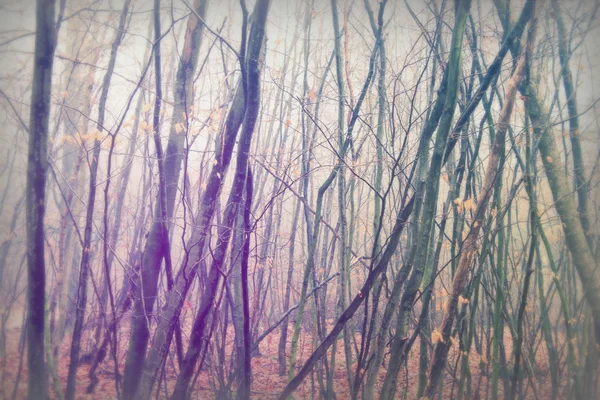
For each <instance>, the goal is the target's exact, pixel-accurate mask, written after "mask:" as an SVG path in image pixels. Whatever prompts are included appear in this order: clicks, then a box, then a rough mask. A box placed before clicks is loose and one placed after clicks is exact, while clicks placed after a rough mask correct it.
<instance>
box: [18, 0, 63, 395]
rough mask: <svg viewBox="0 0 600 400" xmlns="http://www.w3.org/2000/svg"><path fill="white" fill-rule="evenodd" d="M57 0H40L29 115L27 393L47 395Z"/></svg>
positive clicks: (38, 2)
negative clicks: (47, 236)
mask: <svg viewBox="0 0 600 400" xmlns="http://www.w3.org/2000/svg"><path fill="white" fill-rule="evenodd" d="M54 5H55V2H54V0H38V1H37V3H36V35H35V54H34V59H35V62H34V69H33V84H32V90H31V107H30V114H29V150H28V157H27V186H26V199H25V201H26V206H27V208H26V230H27V304H28V307H27V367H28V370H29V372H28V378H27V380H28V385H27V397H28V398H30V399H43V398H45V397H46V368H45V363H44V333H45V332H44V323H45V289H46V263H45V259H44V215H45V212H46V195H45V192H46V170H47V166H48V160H47V157H48V156H47V151H48V122H49V118H50V99H51V94H52V66H53V62H54V50H55V48H56V27H55V21H54Z"/></svg>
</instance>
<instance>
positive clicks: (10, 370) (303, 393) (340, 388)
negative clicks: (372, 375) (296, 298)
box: [0, 327, 566, 400]
mask: <svg viewBox="0 0 600 400" xmlns="http://www.w3.org/2000/svg"><path fill="white" fill-rule="evenodd" d="M121 332H122V334H123V338H125V337H126V335H127V332H124V331H122V330H121ZM232 337H233V334H231V335H228V343H227V345H226V351H225V357H224V358H223V360H225V364H226V365H224V366H223V367H224V369H225V370H227V369H228V368H230V367H232V363H234V362H235V360H234V357H232V356H231V352H232V350H233V343H231V341H232V340H230V339H229V338H232ZM289 337H291V330H290V334H289V335H288V338H289ZM19 338H20V328H16V327H14V328H11V329H8V330H7V334H6V347H5V348H6V349H7V351H6V354H3V355H2V357H1V358H0V396H1V397H2V398H4V399H11V398H12V393H13V390H14V388H15V384H16V383H17V376H19V378H18V386H17V391H16V397H15V398H17V399H25V398H26V397H27V396H26V394H27V378H26V376H27V366H26V363H27V360H26V355H24V354H21V353H20V352H19ZM213 340H214V337H213ZM278 341H279V330H275V331H274V332H273V333H271V334H270V335H269V336H267V338H265V340H264V341H263V342H262V343H261V345H260V355H256V356H254V357H253V358H252V373H253V382H252V398H255V399H273V398H277V396H278V395H279V394H280V393H281V391H282V390H283V388H284V387H285V384H286V381H287V379H286V377H285V376H279V374H278V363H277V347H278ZM357 341H358V343H359V344H360V337H359V336H358V334H357ZM64 342H69V340H66V339H65V340H64ZM124 342H125V340H121V345H120V348H119V354H118V357H119V364H120V365H119V368H120V372H121V373H122V371H123V365H124V363H125V355H126V348H125V346H124V345H123V344H122V343H124ZM82 344H83V346H82V348H83V349H85V348H86V345H87V343H82ZM511 345H512V339H511V338H510V335H506V336H505V346H506V351H507V352H508V351H510V349H511V347H512V346H511ZM313 346H314V344H313V339H312V337H311V336H310V335H308V334H306V335H302V336H301V338H300V342H299V349H298V354H299V358H300V362H299V363H298V365H299V366H301V365H302V363H303V362H304V360H306V359H307V358H308V356H309V355H310V354H311V352H312V349H313ZM542 347H543V346H540V347H539V348H538V351H537V359H536V363H535V365H534V366H533V367H532V369H533V371H534V374H535V376H534V378H533V379H528V378H525V379H524V380H523V391H524V393H525V397H526V398H528V399H548V398H551V381H550V373H549V367H548V363H547V361H546V360H547V358H546V355H545V354H544V353H545V352H544V350H543V349H542ZM288 349H289V346H288ZM412 349H413V350H412V352H411V354H410V357H409V359H408V362H407V364H406V367H405V368H403V369H402V370H401V372H400V374H399V377H398V386H397V388H398V389H397V393H396V397H397V398H399V399H401V398H406V399H415V398H416V393H417V387H418V380H419V376H418V374H419V352H418V349H419V341H418V339H417V341H416V342H415V343H414V345H413V347H412ZM330 355H331V352H329V357H330ZM458 356H459V351H457V349H456V346H455V347H454V348H453V349H452V350H451V352H450V354H449V357H448V364H447V365H448V366H449V367H450V368H446V376H445V380H444V383H443V387H442V390H443V392H442V394H443V395H442V398H444V399H446V398H453V397H454V398H456V397H457V390H458V388H457V385H458V379H459V377H460V371H459V370H460V364H461V362H460V360H457V357H458ZM59 358H60V362H59V364H58V365H57V372H58V376H59V380H60V384H61V386H62V390H63V392H64V390H65V386H66V380H67V371H68V367H69V362H68V360H69V347H68V344H65V345H63V346H62V348H61V350H60V357H59ZM107 358H109V357H107ZM21 359H22V371H21V372H20V373H19V363H20V360H21ZM336 360H337V362H336V368H335V375H334V382H335V383H334V388H335V393H336V396H337V399H338V400H339V399H347V398H350V394H349V387H348V381H347V375H346V366H345V363H344V361H345V360H344V354H343V346H342V342H341V341H339V342H338V345H337V351H336ZM176 363H177V362H176V360H175V359H169V360H167V366H166V369H165V372H166V380H165V379H163V380H162V381H161V392H160V394H159V395H158V397H157V398H166V395H165V387H164V386H165V382H166V385H167V387H168V390H169V392H170V391H171V390H172V389H173V387H174V385H175V381H176V377H177V371H176V367H175V364H176ZM212 364H215V363H212ZM386 365H387V360H386V364H385V365H384V367H383V368H381V369H380V371H379V372H380V374H379V382H378V384H379V385H381V383H382V381H383V378H384V376H385V366H386ZM469 365H470V370H471V385H470V387H471V394H470V396H469V397H470V398H483V399H485V398H489V397H490V390H491V388H490V385H489V382H488V373H489V372H491V368H489V365H488V363H487V359H486V357H485V356H484V357H482V356H480V355H479V354H478V353H477V351H476V350H475V347H473V349H472V350H471V353H470V356H469ZM233 367H235V366H233ZM89 369H90V365H89V364H83V365H81V366H80V368H79V369H78V373H77V382H78V385H77V392H76V393H77V394H76V399H113V398H116V392H115V383H114V376H115V375H114V364H113V362H112V360H109V361H105V362H104V363H103V364H101V366H100V367H99V368H98V372H97V377H98V379H99V383H98V385H97V387H96V389H95V392H94V393H93V394H86V387H87V386H88V384H89V378H88V372H89ZM353 370H354V368H353ZM456 371H459V372H458V373H456ZM220 375H221V376H222V374H220V373H219V367H215V366H211V367H209V368H206V369H205V370H203V371H202V372H201V373H200V374H199V376H198V379H197V382H196V384H195V386H194V389H193V392H192V396H191V398H192V399H211V398H215V393H217V390H218V388H219V376H220ZM453 376H457V380H455V379H454V378H453ZM562 380H563V381H566V378H565V377H562ZM532 381H534V382H535V385H533V386H532V385H531V382H532ZM565 383H566V382H562V385H564V384H565ZM499 386H500V389H499V390H500V394H501V393H502V390H503V384H502V382H501V383H500V385H499ZM318 388H319V383H318V379H317V376H316V374H312V375H311V376H309V377H308V378H307V379H305V381H304V382H303V384H302V385H301V386H300V387H299V388H298V389H297V391H296V392H295V394H294V398H297V399H308V398H319V396H318ZM49 393H50V396H51V398H53V399H56V398H57V395H56V392H55V389H54V385H53V384H52V382H51V381H50V383H49ZM376 393H377V392H376ZM312 394H314V396H312Z"/></svg>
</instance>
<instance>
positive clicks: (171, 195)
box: [123, 0, 207, 398]
mask: <svg viewBox="0 0 600 400" xmlns="http://www.w3.org/2000/svg"><path fill="white" fill-rule="evenodd" d="M206 8H207V6H206V1H205V0H195V2H194V9H193V11H194V12H193V13H192V15H190V17H189V19H188V22H187V26H186V31H185V39H184V45H183V52H182V55H181V59H180V60H179V66H178V69H177V78H176V82H175V93H174V102H175V105H174V107H173V119H172V122H171V128H170V132H169V141H168V144H167V151H166V154H165V155H164V166H163V168H164V175H163V176H164V183H165V187H164V188H163V189H164V194H163V198H162V200H161V195H160V194H159V196H158V198H157V199H156V207H155V208H156V210H158V213H156V214H157V215H158V216H160V214H161V212H160V210H162V209H163V206H164V210H165V213H166V215H165V216H164V219H166V221H165V222H164V223H163V221H162V220H163V218H162V217H158V218H155V219H154V220H153V222H152V226H151V228H150V233H149V234H148V239H147V241H146V245H145V247H144V252H143V255H142V265H141V278H140V282H139V284H138V285H137V288H136V292H135V297H134V305H133V309H134V315H133V318H132V326H131V334H130V337H129V349H128V352H127V360H126V363H125V371H124V377H123V396H125V397H126V398H133V396H134V395H135V393H136V391H137V388H138V385H139V382H140V379H141V377H142V371H143V369H144V361H145V358H146V357H145V355H146V348H147V346H148V341H149V339H150V331H149V329H150V327H149V326H148V319H147V316H148V315H150V314H151V313H152V310H153V309H154V302H155V299H156V292H157V289H158V288H157V284H158V276H159V273H160V267H161V263H162V260H163V258H164V257H165V252H168V251H170V250H169V249H166V248H164V242H165V240H166V237H167V235H168V232H164V225H165V224H167V223H168V222H167V221H168V220H169V219H170V218H172V216H173V211H174V207H175V197H176V195H177V187H178V183H179V173H180V169H181V162H182V160H183V147H184V144H185V138H186V135H187V134H188V131H189V127H190V120H189V118H188V110H189V109H190V107H191V106H192V105H193V100H194V99H193V91H192V87H193V78H194V73H195V70H196V67H197V61H198V54H199V49H200V44H201V38H202V31H203V29H204V22H203V19H204V16H205V14H206ZM158 45H159V43H156V42H155V43H154V46H158ZM182 127H183V129H182ZM154 128H155V129H157V128H158V127H154ZM163 189H161V192H162V191H163ZM161 204H162V206H161ZM167 230H168V228H167ZM168 257H169V258H170V255H169V256H168Z"/></svg>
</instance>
